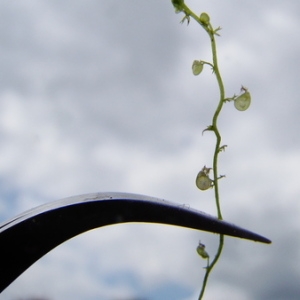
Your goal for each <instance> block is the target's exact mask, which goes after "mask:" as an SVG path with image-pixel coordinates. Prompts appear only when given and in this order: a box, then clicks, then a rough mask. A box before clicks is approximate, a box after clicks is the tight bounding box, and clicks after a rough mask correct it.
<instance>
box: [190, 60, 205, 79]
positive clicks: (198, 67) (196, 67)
mask: <svg viewBox="0 0 300 300" xmlns="http://www.w3.org/2000/svg"><path fill="white" fill-rule="evenodd" d="M192 70H193V74H194V75H195V76H197V75H199V74H200V73H201V72H202V70H203V62H202V61H201V60H200V61H199V60H194V62H193V65H192Z"/></svg>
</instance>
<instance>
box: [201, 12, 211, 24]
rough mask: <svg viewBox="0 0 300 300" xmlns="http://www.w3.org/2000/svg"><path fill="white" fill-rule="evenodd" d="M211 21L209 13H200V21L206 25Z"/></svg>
mask: <svg viewBox="0 0 300 300" xmlns="http://www.w3.org/2000/svg"><path fill="white" fill-rule="evenodd" d="M209 21H210V17H209V15H208V14H207V13H205V12H203V13H202V14H201V15H200V22H201V23H203V24H205V25H208V24H209Z"/></svg>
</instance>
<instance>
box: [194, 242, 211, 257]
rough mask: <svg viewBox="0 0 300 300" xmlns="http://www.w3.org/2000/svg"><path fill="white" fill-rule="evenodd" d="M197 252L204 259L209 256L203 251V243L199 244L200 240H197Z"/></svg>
mask: <svg viewBox="0 0 300 300" xmlns="http://www.w3.org/2000/svg"><path fill="white" fill-rule="evenodd" d="M196 250H197V253H198V254H199V255H200V256H201V257H202V258H204V259H207V258H209V255H208V253H207V252H206V251H205V245H204V244H201V242H199V245H198V247H197V249H196Z"/></svg>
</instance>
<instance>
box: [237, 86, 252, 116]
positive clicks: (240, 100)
mask: <svg viewBox="0 0 300 300" xmlns="http://www.w3.org/2000/svg"><path fill="white" fill-rule="evenodd" d="M242 90H244V93H243V94H242V95H240V96H238V97H237V98H236V99H235V100H234V107H235V108H236V109H237V110H240V111H244V110H246V109H248V108H249V106H250V104H251V95H250V93H249V92H248V91H247V89H246V88H244V87H242Z"/></svg>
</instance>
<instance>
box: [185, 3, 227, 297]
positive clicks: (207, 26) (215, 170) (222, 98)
mask: <svg viewBox="0 0 300 300" xmlns="http://www.w3.org/2000/svg"><path fill="white" fill-rule="evenodd" d="M182 8H183V11H184V13H185V14H186V17H188V18H189V17H192V18H193V19H194V20H195V21H196V22H197V23H199V24H200V25H201V26H202V27H203V28H204V30H205V31H206V32H207V33H208V35H209V37H210V42H211V49H212V59H213V64H212V65H213V71H214V73H215V75H216V79H217V82H218V86H219V92H220V99H219V103H218V106H217V109H216V111H215V113H214V115H213V119H212V126H211V130H212V131H214V133H215V136H216V146H215V151H214V157H213V176H214V190H215V201H216V208H217V213H218V218H219V219H220V220H222V219H223V217H222V213H221V206H220V196H219V183H218V180H219V176H218V157H219V153H220V149H221V140H222V139H221V134H220V132H219V129H218V117H219V114H220V112H221V110H222V107H223V104H224V102H225V88H224V84H223V80H222V77H221V74H220V70H219V66H218V57H217V47H216V41H215V35H216V30H214V29H213V27H212V26H211V24H210V23H208V24H204V23H202V22H201V21H200V18H199V17H198V16H197V15H196V14H194V13H193V12H192V11H191V10H190V9H189V8H188V7H187V6H186V5H185V4H184V3H183V4H182ZM223 246H224V236H223V235H222V234H220V238H219V247H218V251H217V253H216V255H215V258H214V259H213V261H212V262H211V263H210V264H209V265H208V266H207V268H206V273H205V276H204V279H203V283H202V289H201V292H200V295H199V300H201V299H202V297H203V295H204V292H205V288H206V284H207V281H208V277H209V275H210V272H211V271H212V269H213V267H214V266H215V264H216V263H217V262H218V260H219V258H220V256H221V253H222V250H223Z"/></svg>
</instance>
